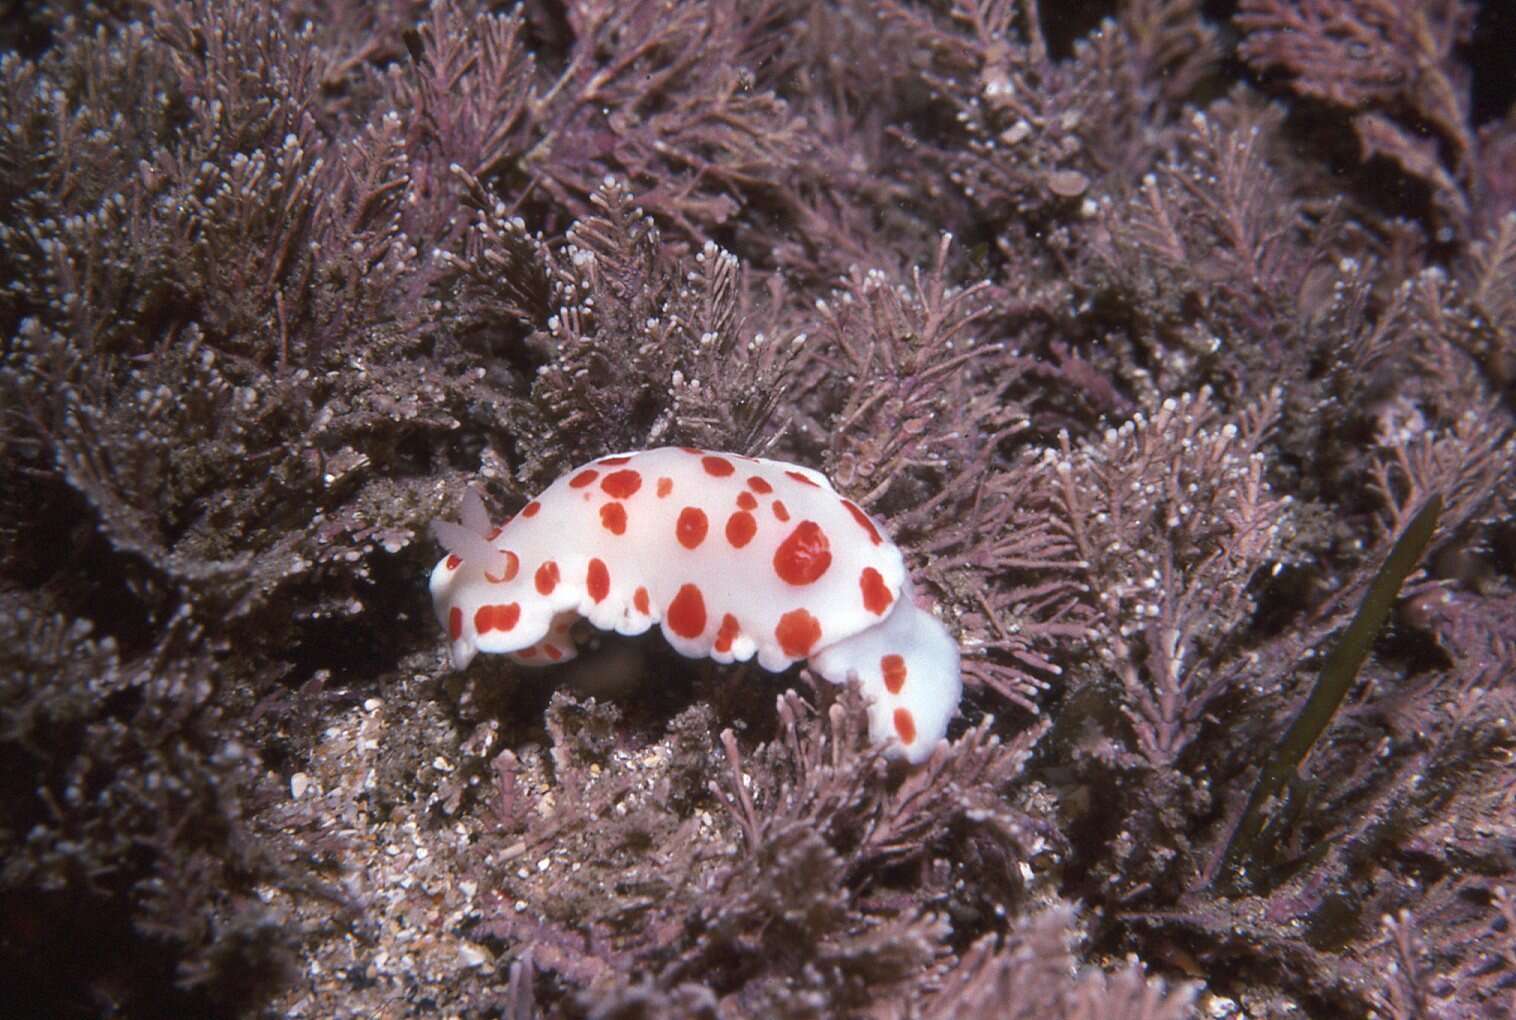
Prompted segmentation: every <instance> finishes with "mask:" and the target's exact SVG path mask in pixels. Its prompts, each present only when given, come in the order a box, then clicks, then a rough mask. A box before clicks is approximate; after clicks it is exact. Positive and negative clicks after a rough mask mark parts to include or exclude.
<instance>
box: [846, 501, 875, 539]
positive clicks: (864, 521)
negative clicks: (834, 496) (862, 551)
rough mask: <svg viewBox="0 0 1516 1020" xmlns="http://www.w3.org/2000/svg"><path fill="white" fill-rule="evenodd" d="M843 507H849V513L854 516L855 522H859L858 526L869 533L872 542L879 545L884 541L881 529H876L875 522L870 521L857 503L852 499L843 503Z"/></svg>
mask: <svg viewBox="0 0 1516 1020" xmlns="http://www.w3.org/2000/svg"><path fill="white" fill-rule="evenodd" d="M842 505H843V506H845V507H847V512H848V513H850V514H852V515H853V520H855V521H857V522H858V526H859V527H861V528H862V529H863V530H864V531H866V532H868V534H869V541H870V542H873V543H874V544H875V545H878V544H879V543H880V542H882V541H884V540H883V539H882V538H880V537H879V529H878V528H876V527H874V522H873V521H871V520H869V515H868V514H866V513H864V512H863V511H862V510H860V509H859V508H858V504H857V503H854V502H853V501H852V500H850V499H845V500H843V501H842Z"/></svg>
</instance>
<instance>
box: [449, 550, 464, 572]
mask: <svg viewBox="0 0 1516 1020" xmlns="http://www.w3.org/2000/svg"><path fill="white" fill-rule="evenodd" d="M462 565H463V560H461V559H459V558H458V554H457V553H448V554H447V569H449V570H457V569H458V568H459V567H460V566H462Z"/></svg>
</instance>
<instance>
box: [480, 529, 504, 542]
mask: <svg viewBox="0 0 1516 1020" xmlns="http://www.w3.org/2000/svg"><path fill="white" fill-rule="evenodd" d="M504 530H505V526H504V525H501V526H500V527H498V528H491V529H490V533H489V534H488V535H485V536H484V540H485V541H486V542H493V541H494V540H495V539H497V538H499V537H500V533H501V532H502V531H504Z"/></svg>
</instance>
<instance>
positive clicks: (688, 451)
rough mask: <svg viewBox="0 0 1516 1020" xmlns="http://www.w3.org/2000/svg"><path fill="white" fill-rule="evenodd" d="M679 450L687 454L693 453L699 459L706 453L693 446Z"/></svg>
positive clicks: (682, 447)
mask: <svg viewBox="0 0 1516 1020" xmlns="http://www.w3.org/2000/svg"><path fill="white" fill-rule="evenodd" d="M679 449H681V450H683V451H684V452H685V453H693V454H694V455H695V456H697V457H699V456H700V455H702V454H703V453H705V451H704V450H697V449H695V448H694V447H693V446H681V447H679Z"/></svg>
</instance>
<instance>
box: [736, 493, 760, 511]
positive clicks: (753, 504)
mask: <svg viewBox="0 0 1516 1020" xmlns="http://www.w3.org/2000/svg"><path fill="white" fill-rule="evenodd" d="M737 505H738V506H740V507H741V508H742V509H744V510H757V509H758V500H757V498H756V497H754V496H753V494H752V493H751V492H739V493H737Z"/></svg>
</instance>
